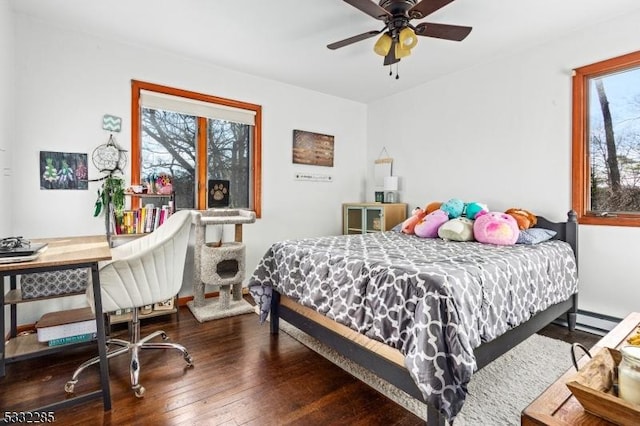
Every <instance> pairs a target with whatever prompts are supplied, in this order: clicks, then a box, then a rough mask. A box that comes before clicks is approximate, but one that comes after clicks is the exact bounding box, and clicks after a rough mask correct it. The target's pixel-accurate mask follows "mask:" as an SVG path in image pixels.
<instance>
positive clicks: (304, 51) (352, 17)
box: [11, 0, 640, 103]
mask: <svg viewBox="0 0 640 426" xmlns="http://www.w3.org/2000/svg"><path fill="white" fill-rule="evenodd" d="M424 1H429V0H424ZM11 2H12V6H13V9H14V10H15V11H16V12H19V13H24V14H27V15H30V16H33V17H35V18H37V19H39V20H44V21H47V22H52V23H55V24H57V25H62V26H64V27H66V28H69V29H73V30H78V31H81V32H85V33H90V34H95V35H98V36H102V37H105V38H109V39H116V40H119V41H122V42H126V43H130V44H135V45H142V46H146V47H149V48H154V49H161V50H165V51H170V52H174V53H178V54H180V55H183V56H185V57H189V58H193V59H197V60H201V61H206V62H208V63H211V64H214V65H217V66H222V67H225V68H229V69H233V70H237V71H241V72H245V73H249V74H253V75H257V76H262V77H264V78H268V79H272V80H278V81H281V82H285V83H288V84H292V85H295V86H300V87H305V88H308V89H311V90H316V91H319V92H323V93H327V94H331V95H335V96H339V97H342V98H347V99H353V100H355V101H360V102H365V103H366V102H369V101H372V100H375V99H379V98H382V97H385V96H388V95H391V94H393V93H397V92H399V91H403V90H407V89H410V88H411V87H414V86H417V85H419V84H421V83H425V82H427V81H430V80H433V79H436V78H438V77H439V76H442V75H444V74H447V73H451V72H455V71H456V70H459V69H463V68H468V67H471V66H473V65H474V64H477V63H479V62H483V61H487V60H490V59H491V58H492V57H496V56H499V55H503V54H508V53H509V52H512V51H517V50H522V49H525V48H527V47H530V46H533V45H537V44H540V43H544V42H548V41H550V40H553V39H555V38H557V37H559V36H562V35H564V34H568V33H571V32H573V31H576V30H578V29H581V28H584V27H588V26H590V25H592V24H594V23H597V22H601V21H606V20H609V19H612V18H614V17H616V16H621V15H625V14H627V13H629V12H631V11H636V10H640V1H638V0H526V1H525V0H455V1H454V2H453V3H451V4H449V5H447V6H445V7H444V8H442V9H440V10H439V11H437V12H435V13H434V14H432V15H430V16H428V17H427V18H425V19H423V20H420V21H413V23H414V24H416V23H418V22H430V21H432V22H439V23H448V24H456V25H465V26H472V27H473V31H472V32H471V34H470V35H469V36H468V37H467V38H466V39H465V40H464V41H462V42H453V41H447V40H438V39H431V38H425V37H421V38H420V41H419V43H418V45H417V46H416V47H415V48H414V49H413V54H412V55H411V56H410V57H408V58H405V59H403V60H402V61H401V62H400V64H399V74H400V79H399V80H396V79H395V78H393V77H389V69H388V67H383V65H382V57H380V56H377V55H376V54H375V53H374V52H373V50H372V49H373V44H374V43H375V40H376V38H375V37H374V38H371V39H368V40H364V41H361V42H358V43H355V44H353V45H350V46H347V47H343V48H342V49H339V50H334V51H332V50H329V49H327V47H326V45H327V44H328V43H331V42H335V41H338V40H342V39H344V38H347V37H350V36H352V35H356V34H360V33H363V32H366V31H369V30H379V29H381V27H382V25H381V22H380V21H376V20H375V19H373V18H371V17H370V16H368V15H366V14H364V13H362V12H360V11H359V10H357V9H355V8H353V7H352V6H350V5H349V4H347V3H345V2H344V1H341V0H233V1H223V0H109V1H90V0H89V1H88V0H11ZM394 68H395V66H394ZM394 75H395V69H394Z"/></svg>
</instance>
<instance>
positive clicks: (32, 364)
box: [0, 307, 599, 425]
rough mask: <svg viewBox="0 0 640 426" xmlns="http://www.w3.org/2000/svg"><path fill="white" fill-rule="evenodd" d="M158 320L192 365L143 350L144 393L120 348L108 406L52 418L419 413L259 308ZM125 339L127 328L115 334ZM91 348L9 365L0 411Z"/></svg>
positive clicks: (23, 401) (123, 421) (96, 404)
mask: <svg viewBox="0 0 640 426" xmlns="http://www.w3.org/2000/svg"><path fill="white" fill-rule="evenodd" d="M157 329H164V330H165V331H166V332H167V334H168V335H169V337H170V339H171V341H175V342H179V343H181V344H183V345H184V346H186V347H187V349H188V350H189V351H190V353H191V354H192V356H193V360H194V364H195V365H194V367H193V368H186V367H185V365H186V364H185V362H184V360H183V359H182V356H181V355H180V354H179V353H178V352H177V351H175V352H174V351H168V352H165V351H157V350H149V351H145V352H143V353H142V354H141V376H140V382H141V384H142V385H143V386H145V387H146V390H147V391H146V394H145V396H144V398H142V399H138V398H136V397H135V396H134V394H133V392H132V391H131V389H130V386H129V372H128V371H129V366H128V358H127V357H118V358H115V359H112V360H111V361H110V363H109V368H110V383H111V397H112V409H111V410H110V411H109V412H104V410H103V407H102V400H101V399H100V400H98V399H96V400H93V401H90V402H87V403H85V404H82V405H78V406H76V407H71V408H67V409H63V410H58V411H57V412H56V413H55V417H56V423H57V424H60V425H128V424H140V425H150V424H153V425H178V424H185V425H186V424H197V425H247V424H249V425H284V424H300V425H328V424H340V425H346V424H349V425H416V424H421V423H422V422H421V420H420V419H419V418H418V417H416V416H415V415H413V414H411V413H410V412H408V411H406V410H404V409H403V408H401V407H400V406H399V405H397V404H395V403H394V402H392V401H390V400H388V399H387V398H386V397H384V396H382V395H381V394H379V393H378V392H376V391H375V390H373V389H372V388H370V387H369V386H367V385H365V384H363V383H362V382H360V381H359V380H357V379H355V378H353V377H352V376H350V375H349V374H348V373H346V372H344V371H342V370H341V369H340V368H338V367H336V366H334V365H333V364H331V363H330V362H329V361H327V360H325V359H324V358H323V357H321V356H320V355H317V354H316V353H314V352H312V351H311V350H309V349H308V348H306V347H305V346H303V345H302V344H300V343H298V342H297V341H296V340H294V339H292V338H291V337H289V336H288V335H287V334H285V333H281V334H280V335H279V336H277V337H272V336H270V334H269V327H268V325H266V324H265V325H259V324H258V320H257V316H256V315H254V314H247V315H241V316H236V317H232V318H226V319H220V320H215V321H209V322H206V323H202V324H200V323H198V322H197V321H196V320H195V319H194V317H193V316H192V315H191V312H190V311H189V310H188V309H187V308H186V307H183V308H181V312H180V321H179V322H178V321H177V320H176V318H175V315H171V316H165V317H159V318H154V319H148V320H145V322H144V323H143V327H142V335H143V336H144V335H146V334H149V333H150V332H152V331H154V330H157ZM542 334H545V335H547V336H549V337H554V338H560V339H563V340H566V341H570V342H574V341H578V342H580V343H583V344H584V345H585V346H587V347H591V346H592V345H593V344H594V343H595V342H597V341H598V340H599V336H594V335H591V334H589V333H584V332H579V331H576V332H573V333H569V332H567V331H566V330H565V329H564V328H562V327H559V326H554V325H551V326H548V327H546V328H545V329H544V330H543V331H542ZM113 335H114V336H119V337H122V338H126V329H124V330H119V331H116V332H114V333H113ZM94 352H95V346H93V345H92V346H91V347H74V348H70V349H69V350H68V351H66V352H64V353H60V354H56V355H52V356H47V357H41V358H36V359H33V360H27V361H22V362H18V363H13V364H9V365H8V366H7V374H6V376H5V377H4V378H0V413H1V412H2V411H3V410H5V411H6V410H12V411H21V410H28V409H29V408H34V407H37V406H42V405H45V404H47V403H51V402H53V401H56V400H58V399H60V398H64V396H65V392H64V384H65V382H66V381H67V380H68V379H69V378H70V377H71V374H72V373H73V370H74V369H75V368H76V367H77V366H78V365H79V364H80V363H82V362H83V361H84V360H86V359H88V358H89V357H91V356H92V355H93V353H94ZM98 384H99V376H98V369H97V367H91V368H89V369H88V370H86V371H85V372H84V373H83V375H81V377H80V381H79V382H78V384H77V385H76V392H77V393H78V394H80V393H83V392H86V391H90V390H94V389H97V388H98Z"/></svg>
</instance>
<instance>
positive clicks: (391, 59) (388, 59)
mask: <svg viewBox="0 0 640 426" xmlns="http://www.w3.org/2000/svg"><path fill="white" fill-rule="evenodd" d="M396 62H400V58H396V42H395V41H394V42H393V43H391V49H389V53H387V56H385V57H384V65H391V64H395V63H396Z"/></svg>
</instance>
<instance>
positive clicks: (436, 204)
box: [424, 201, 442, 214]
mask: <svg viewBox="0 0 640 426" xmlns="http://www.w3.org/2000/svg"><path fill="white" fill-rule="evenodd" d="M441 205H442V203H441V202H440V201H434V202H432V203H429V204H427V206H426V207H425V208H424V211H426V212H427V214H429V213H431V212H434V211H436V210H438V209H439V208H440V206H441Z"/></svg>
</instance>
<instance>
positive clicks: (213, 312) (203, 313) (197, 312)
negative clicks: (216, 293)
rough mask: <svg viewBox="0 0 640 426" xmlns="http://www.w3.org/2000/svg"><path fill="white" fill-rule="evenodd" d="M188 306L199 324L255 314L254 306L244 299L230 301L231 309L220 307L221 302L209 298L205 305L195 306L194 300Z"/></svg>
mask: <svg viewBox="0 0 640 426" xmlns="http://www.w3.org/2000/svg"><path fill="white" fill-rule="evenodd" d="M187 306H188V307H189V309H190V310H191V313H192V314H193V316H194V317H196V319H197V320H198V321H199V322H204V321H211V320H214V319H218V318H227V317H233V316H236V315H242V314H248V313H250V312H254V308H253V305H251V304H250V303H249V302H247V301H246V300H244V299H241V300H230V301H229V308H227V309H224V308H223V307H222V306H221V305H220V300H219V299H218V298H217V297H215V298H209V299H205V300H204V305H202V306H197V307H196V306H195V305H194V303H193V300H190V301H189V302H187Z"/></svg>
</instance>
